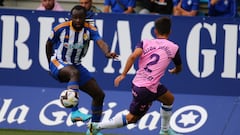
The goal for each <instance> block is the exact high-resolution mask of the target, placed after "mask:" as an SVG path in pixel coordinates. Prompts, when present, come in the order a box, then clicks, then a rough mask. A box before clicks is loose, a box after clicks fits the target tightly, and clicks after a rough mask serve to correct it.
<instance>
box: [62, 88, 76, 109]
mask: <svg viewBox="0 0 240 135" xmlns="http://www.w3.org/2000/svg"><path fill="white" fill-rule="evenodd" d="M60 101H61V104H62V105H63V106H64V107H65V108H72V107H75V106H76V105H77V104H78V101H79V93H78V92H76V91H74V90H72V89H67V90H63V91H62V92H61V94H60Z"/></svg>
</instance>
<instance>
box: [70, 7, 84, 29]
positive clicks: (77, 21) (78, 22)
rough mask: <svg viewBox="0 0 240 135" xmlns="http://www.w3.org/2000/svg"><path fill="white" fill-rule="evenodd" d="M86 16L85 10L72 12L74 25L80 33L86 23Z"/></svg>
mask: <svg viewBox="0 0 240 135" xmlns="http://www.w3.org/2000/svg"><path fill="white" fill-rule="evenodd" d="M85 18H86V14H85V13H84V11H83V10H73V12H72V25H73V28H74V29H75V30H77V31H80V30H81V29H82V28H83V26H84V22H85Z"/></svg>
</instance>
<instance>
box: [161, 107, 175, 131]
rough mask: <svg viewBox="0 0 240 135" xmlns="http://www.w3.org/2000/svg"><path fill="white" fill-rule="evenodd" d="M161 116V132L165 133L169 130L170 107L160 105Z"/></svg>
mask: <svg viewBox="0 0 240 135" xmlns="http://www.w3.org/2000/svg"><path fill="white" fill-rule="evenodd" d="M160 114H161V117H162V118H161V130H163V131H167V130H168V129H169V127H170V126H169V121H170V117H171V115H172V105H170V106H168V105H162V107H161V109H160Z"/></svg>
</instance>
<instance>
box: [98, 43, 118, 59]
mask: <svg viewBox="0 0 240 135" xmlns="http://www.w3.org/2000/svg"><path fill="white" fill-rule="evenodd" d="M96 42H97V45H98V46H99V48H100V49H101V50H102V52H103V53H104V54H105V56H106V57H107V58H113V59H115V58H117V57H118V55H117V54H116V53H115V52H110V49H109V47H108V45H107V43H106V42H105V41H103V40H102V39H99V40H97V41H96Z"/></svg>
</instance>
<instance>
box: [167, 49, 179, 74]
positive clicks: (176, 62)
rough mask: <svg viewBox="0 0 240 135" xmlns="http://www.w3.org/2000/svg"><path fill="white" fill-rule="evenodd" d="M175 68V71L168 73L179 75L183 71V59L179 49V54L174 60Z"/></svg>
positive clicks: (171, 70) (170, 70)
mask: <svg viewBox="0 0 240 135" xmlns="http://www.w3.org/2000/svg"><path fill="white" fill-rule="evenodd" d="M172 60H173V63H174V65H175V67H174V68H173V69H169V70H168V71H169V72H170V73H172V74H178V73H179V72H181V71H182V59H181V56H180V51H179V49H178V51H177V53H176V54H175V57H174V58H173V59H172Z"/></svg>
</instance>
